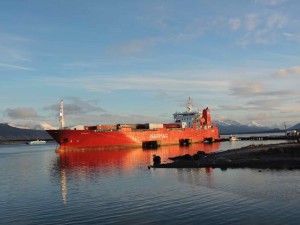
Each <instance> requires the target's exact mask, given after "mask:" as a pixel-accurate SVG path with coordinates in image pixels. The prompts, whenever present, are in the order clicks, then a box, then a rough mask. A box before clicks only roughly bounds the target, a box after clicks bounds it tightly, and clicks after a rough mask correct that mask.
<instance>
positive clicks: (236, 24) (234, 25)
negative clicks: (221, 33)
mask: <svg viewBox="0 0 300 225" xmlns="http://www.w3.org/2000/svg"><path fill="white" fill-rule="evenodd" d="M228 23H229V26H230V28H231V30H237V29H239V28H240V26H241V20H240V19H239V18H232V19H230V20H229V21H228Z"/></svg>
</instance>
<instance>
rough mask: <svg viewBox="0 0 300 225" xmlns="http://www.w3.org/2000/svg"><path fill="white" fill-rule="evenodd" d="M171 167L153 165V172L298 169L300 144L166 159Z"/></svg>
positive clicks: (201, 153)
mask: <svg viewBox="0 0 300 225" xmlns="http://www.w3.org/2000/svg"><path fill="white" fill-rule="evenodd" d="M169 159H170V160H172V161H173V162H172V163H165V164H161V163H154V164H153V166H152V167H154V168H202V167H211V168H221V169H227V168H245V167H248V168H274V169H300V143H283V144H272V145H250V146H247V147H243V148H239V149H232V150H227V151H223V152H216V153H209V154H206V153H205V152H203V151H199V152H198V153H197V154H195V155H188V154H187V155H184V156H178V157H173V158H169Z"/></svg>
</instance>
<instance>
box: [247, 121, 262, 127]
mask: <svg viewBox="0 0 300 225" xmlns="http://www.w3.org/2000/svg"><path fill="white" fill-rule="evenodd" d="M247 126H249V127H265V126H264V125H261V124H259V123H257V122H255V121H251V122H250V123H248V124H247Z"/></svg>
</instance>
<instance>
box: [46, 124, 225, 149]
mask: <svg viewBox="0 0 300 225" xmlns="http://www.w3.org/2000/svg"><path fill="white" fill-rule="evenodd" d="M47 132H48V133H49V134H50V135H51V136H52V137H53V138H54V140H55V141H56V142H57V143H58V144H60V146H61V147H95V146H98V147H129V146H130V147H139V146H142V145H143V143H144V142H149V141H157V142H158V143H159V144H160V145H171V144H179V141H180V140H181V139H189V140H190V141H191V142H194V143H195V142H203V141H205V140H208V139H209V140H218V139H219V131H218V128H217V127H216V126H215V125H214V126H212V127H211V128H207V129H195V128H183V129H166V128H158V129H155V130H149V129H148V130H139V129H136V130H135V129H131V128H126V129H120V130H115V131H100V130H47Z"/></svg>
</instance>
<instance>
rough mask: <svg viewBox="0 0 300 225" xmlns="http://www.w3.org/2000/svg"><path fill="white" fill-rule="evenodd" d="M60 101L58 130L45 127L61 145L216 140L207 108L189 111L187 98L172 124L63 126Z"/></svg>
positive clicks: (149, 144) (153, 144)
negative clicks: (185, 105) (59, 124)
mask: <svg viewBox="0 0 300 225" xmlns="http://www.w3.org/2000/svg"><path fill="white" fill-rule="evenodd" d="M63 114H64V109H63V101H61V106H60V123H61V128H60V129H59V130H47V132H48V133H49V134H50V135H51V136H52V137H53V139H54V140H55V141H56V142H57V143H58V144H59V145H60V147H144V148H156V147H158V146H160V145H174V144H179V145H189V144H191V143H199V142H213V141H216V140H219V139H220V137H219V131H218V128H217V126H216V125H215V124H213V123H212V120H211V116H210V110H209V109H208V108H205V109H203V111H202V113H201V112H199V111H192V103H191V100H190V98H189V100H188V102H187V111H185V112H176V113H174V114H173V116H174V120H175V121H174V123H164V124H162V123H144V124H116V125H96V126H81V125H80V126H75V127H72V128H67V127H65V124H64V115H63Z"/></svg>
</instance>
